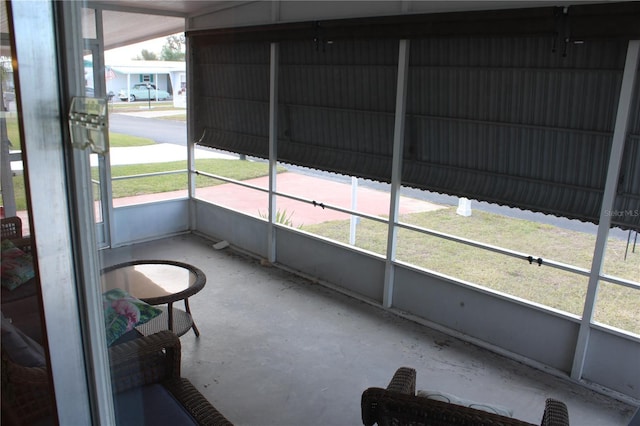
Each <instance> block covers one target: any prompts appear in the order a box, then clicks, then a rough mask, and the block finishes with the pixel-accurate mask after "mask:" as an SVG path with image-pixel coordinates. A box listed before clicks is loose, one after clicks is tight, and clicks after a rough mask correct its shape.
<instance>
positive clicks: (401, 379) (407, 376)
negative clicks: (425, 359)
mask: <svg viewBox="0 0 640 426" xmlns="http://www.w3.org/2000/svg"><path fill="white" fill-rule="evenodd" d="M387 390H390V391H394V392H399V393H404V394H407V395H415V394H416V370H414V369H413V368H409V367H400V368H398V369H397V370H396V372H395V374H394V375H393V378H392V379H391V381H390V382H389V385H387Z"/></svg>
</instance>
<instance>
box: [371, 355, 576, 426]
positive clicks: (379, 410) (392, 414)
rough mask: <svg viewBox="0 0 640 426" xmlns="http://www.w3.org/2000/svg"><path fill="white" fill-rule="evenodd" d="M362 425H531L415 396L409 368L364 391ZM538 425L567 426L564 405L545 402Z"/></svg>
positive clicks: (556, 402)
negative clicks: (380, 384)
mask: <svg viewBox="0 0 640 426" xmlns="http://www.w3.org/2000/svg"><path fill="white" fill-rule="evenodd" d="M362 423H363V424H365V425H367V426H371V425H373V424H376V423H377V424H378V425H380V426H387V425H394V426H399V425H411V426H422V425H424V426H427V425H430V426H431V425H433V426H449V425H475V426H480V425H487V426H488V425H501V426H503V425H504V426H507V425H531V423H526V422H523V421H521V420H517V419H514V418H511V417H504V416H500V415H497V414H493V413H488V412H485V411H480V410H476V409H473V408H469V407H463V406H461V405H455V404H450V403H446V402H442V401H436V400H432V399H427V398H424V397H420V396H416V370H414V369H413V368H408V367H401V368H399V369H398V370H397V371H396V373H395V374H394V376H393V378H392V379H391V382H390V383H389V386H387V388H386V389H382V388H369V389H367V390H365V391H364V393H363V394H362ZM541 424H542V425H544V426H552V425H553V426H556V425H557V426H560V425H568V424H569V414H568V412H567V407H566V405H565V404H564V403H562V402H560V401H557V400H554V399H547V401H546V407H545V411H544V414H543V416H542V421H541Z"/></svg>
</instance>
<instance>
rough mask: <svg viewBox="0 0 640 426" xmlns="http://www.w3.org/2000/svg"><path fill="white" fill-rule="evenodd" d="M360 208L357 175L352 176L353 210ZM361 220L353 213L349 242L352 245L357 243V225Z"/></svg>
mask: <svg viewBox="0 0 640 426" xmlns="http://www.w3.org/2000/svg"><path fill="white" fill-rule="evenodd" d="M357 208H358V178H357V177H355V176H352V177H351V210H356V209H357ZM359 221H360V216H357V215H355V214H352V215H351V220H350V221H349V244H351V245H352V246H353V245H355V244H356V227H357V225H358V222H359Z"/></svg>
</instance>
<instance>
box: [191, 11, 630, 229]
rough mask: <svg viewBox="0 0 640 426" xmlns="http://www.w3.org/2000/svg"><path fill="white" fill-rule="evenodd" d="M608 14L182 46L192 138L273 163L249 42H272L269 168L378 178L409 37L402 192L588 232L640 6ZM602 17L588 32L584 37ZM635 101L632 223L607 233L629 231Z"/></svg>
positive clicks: (620, 206)
mask: <svg viewBox="0 0 640 426" xmlns="http://www.w3.org/2000/svg"><path fill="white" fill-rule="evenodd" d="M606 6H608V7H605V6H600V5H598V6H597V7H589V6H581V7H580V8H575V9H574V8H570V9H569V10H568V13H565V11H564V10H563V9H554V8H543V9H530V10H523V9H521V10H517V11H499V12H496V13H495V14H493V13H491V12H477V13H471V12H469V13H463V14H438V15H437V16H435V15H434V16H431V15H427V16H422V17H416V16H411V17H393V18H379V19H374V20H371V19H363V20H345V21H332V22H331V23H329V24H326V23H318V24H316V27H315V33H314V32H313V31H312V32H309V33H308V31H311V30H310V29H309V28H306V29H304V28H303V24H295V25H293V24H292V26H270V27H269V28H265V27H257V28H254V30H255V31H256V32H255V33H252V32H251V29H250V28H244V29H240V30H238V32H237V33H235V32H234V33H230V32H229V31H228V30H225V31H218V32H217V33H215V34H213V33H210V32H206V33H202V34H201V33H194V34H190V36H191V37H192V48H193V55H192V58H193V69H194V77H195V81H194V82H193V83H194V86H195V88H196V98H195V102H196V108H195V111H194V122H195V124H196V132H197V133H198V135H200V134H203V135H204V136H203V139H202V143H204V144H209V145H212V146H216V147H218V148H222V149H227V150H231V151H236V152H240V153H244V154H249V155H255V156H259V157H264V158H266V157H267V156H268V130H269V121H268V119H269V107H268V105H269V37H266V39H262V40H260V41H250V40H249V39H250V38H252V37H254V36H255V35H256V34H262V35H263V36H266V35H272V36H273V35H274V34H275V35H277V37H275V38H277V39H278V40H280V63H279V75H278V81H279V97H278V100H279V109H278V150H277V151H278V159H279V160H280V161H283V162H288V163H292V164H298V165H302V166H307V167H312V168H318V169H322V170H328V171H333V172H337V173H343V174H348V175H355V176H359V177H365V178H368V179H374V180H380V181H389V180H390V176H391V157H392V145H393V127H394V109H395V94H396V83H397V61H398V41H397V37H398V36H400V35H406V34H407V33H408V32H409V33H411V36H412V37H413V38H412V39H411V45H410V68H409V77H408V98H407V111H406V124H405V126H406V128H405V144H404V154H403V158H404V161H403V171H402V183H403V184H404V185H408V186H412V187H417V188H423V189H426V190H430V191H436V192H442V193H447V194H451V195H457V196H461V197H468V198H472V199H478V200H483V201H489V202H493V203H498V204H503V205H509V206H513V207H518V208H522V209H527V210H533V211H540V212H543V213H549V214H554V215H559V216H564V217H569V218H576V219H580V220H586V221H592V222H597V221H598V220H599V215H600V209H601V200H602V194H603V190H604V183H605V178H606V173H607V167H608V158H609V152H610V149H611V141H612V135H613V126H614V121H615V116H616V108H617V102H618V97H619V91H620V85H621V77H622V71H623V67H624V61H625V54H626V46H627V37H630V36H634V34H632V33H633V31H636V33H639V34H636V35H635V36H637V37H638V38H640V28H639V27H638V26H635V27H631V26H629V24H628V22H629V21H628V20H629V17H630V16H636V17H637V16H638V13H639V11H640V7H639V5H637V4H636V5H629V4H623V5H618V4H611V5H606ZM634 14H635V15H634ZM401 18H402V19H401ZM474 18H475V19H474ZM386 19H389V21H386ZM403 19H404V21H403ZM420 19H422V20H423V23H424V25H423V26H422V27H420V26H419V25H418V24H419V22H420ZM598 19H599V20H600V21H601V25H600V26H599V27H598V28H597V29H589V28H588V26H587V25H586V24H585V23H586V22H594V21H595V20H598ZM340 22H342V23H343V24H344V25H343V26H340V25H339V24H340ZM373 22H377V23H383V24H384V25H383V28H384V31H382V35H383V37H376V38H370V37H368V36H369V33H368V32H367V31H368V30H367V28H370V25H371V24H372V23H373ZM392 22H394V24H392ZM399 22H404V24H403V25H401V24H400V23H399ZM445 22H446V23H448V24H450V25H452V27H449V26H446V25H444V23H445ZM514 22H519V25H514ZM636 22H637V21H636ZM463 23H467V24H472V25H470V26H469V25H467V26H465V25H463ZM456 26H458V27H456ZM463 27H464V28H466V30H464V31H463ZM498 27H500V28H498ZM419 28H422V29H420V30H419ZM445 28H448V29H445ZM455 28H458V31H459V32H461V33H462V34H458V33H455V32H454V31H453V30H454V29H455ZM469 28H474V29H475V31H476V33H475V34H472V33H469ZM602 28H605V29H606V28H609V31H608V32H607V31H604V32H603V29H602ZM349 31H351V33H352V35H354V36H353V37H347V34H349ZM576 33H578V34H581V36H582V37H580V39H575V38H574V37H573V35H574V34H576ZM300 34H304V35H313V36H312V37H307V38H306V39H305V38H302V39H299V38H298V37H299V36H300ZM314 34H315V35H314ZM334 35H342V36H343V37H340V36H339V37H333V36H334ZM250 36H251V37H250ZM236 37H237V38H238V39H239V40H242V41H237V40H236V41H232V39H233V38H236ZM638 90H639V89H638V87H637V86H636V89H635V93H634V95H633V96H634V103H633V110H632V116H631V124H630V126H629V131H628V134H627V138H626V148H625V157H624V162H623V165H622V171H621V176H620V184H619V188H618V194H617V196H616V201H615V206H614V208H615V209H616V210H615V211H616V212H618V211H621V212H626V213H628V214H626V213H625V214H619V215H612V216H613V217H612V223H613V225H617V226H622V227H632V228H636V229H637V228H640V217H639V216H640V214H639V212H640V170H639V167H640V166H639V165H640V137H639V135H640V118H639V115H640V113H639V111H640V106H639V100H638V99H639V95H638ZM634 212H635V214H634Z"/></svg>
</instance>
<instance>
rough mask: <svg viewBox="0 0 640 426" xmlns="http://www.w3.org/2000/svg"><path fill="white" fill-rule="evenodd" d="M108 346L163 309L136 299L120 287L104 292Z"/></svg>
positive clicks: (103, 304) (103, 303)
mask: <svg viewBox="0 0 640 426" xmlns="http://www.w3.org/2000/svg"><path fill="white" fill-rule="evenodd" d="M102 307H103V309H104V325H105V328H106V332H107V346H111V344H112V343H113V342H115V341H116V340H118V338H120V336H122V335H123V334H125V333H126V332H128V331H131V330H133V327H135V326H138V325H140V324H144V323H146V322H148V321H150V320H152V319H153V318H155V317H157V316H158V315H160V314H161V313H162V310H160V309H158V308H156V307H154V306H151V305H149V304H147V303H145V302H143V301H142V300H139V299H136V298H135V297H133V296H131V295H130V294H129V293H127V292H126V291H124V290H122V289H120V288H114V289H113V290H109V291H107V292H105V293H103V294H102Z"/></svg>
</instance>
